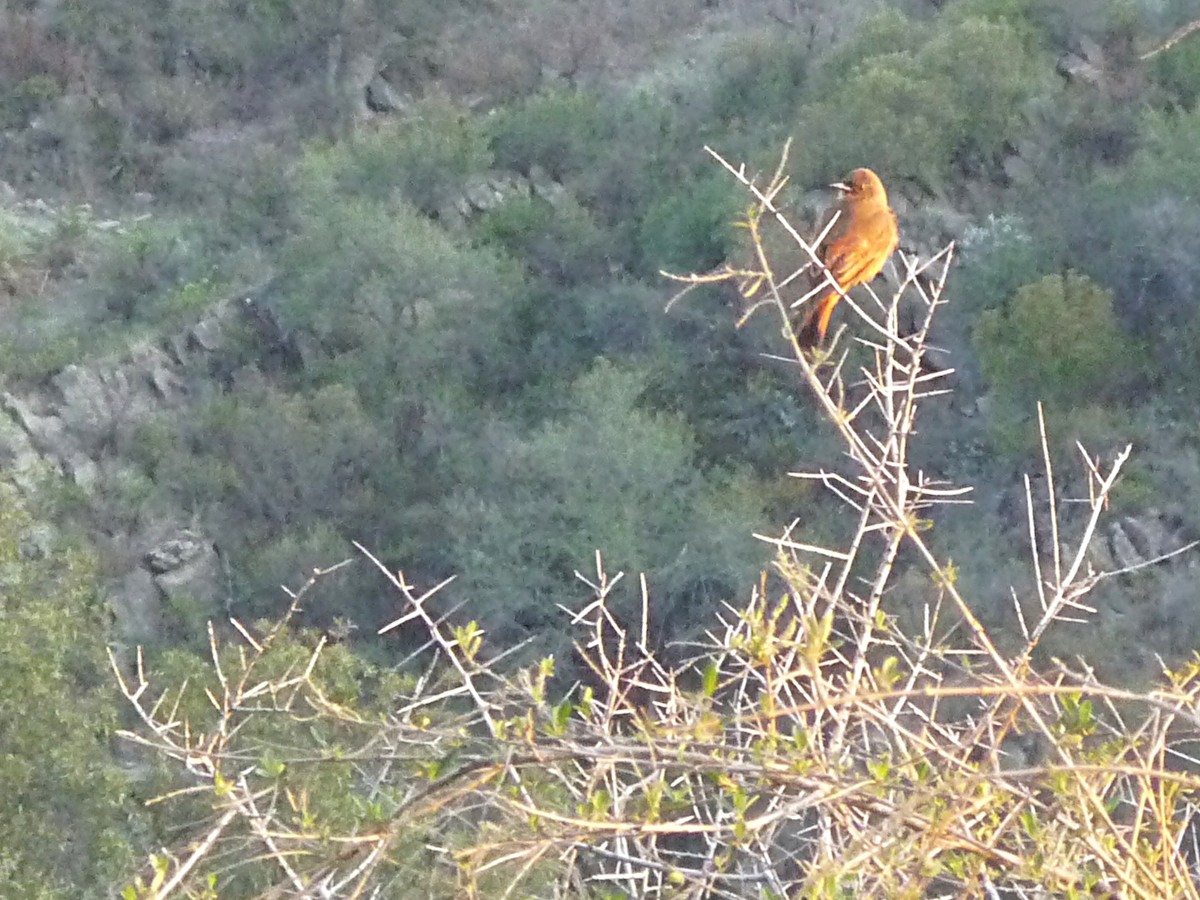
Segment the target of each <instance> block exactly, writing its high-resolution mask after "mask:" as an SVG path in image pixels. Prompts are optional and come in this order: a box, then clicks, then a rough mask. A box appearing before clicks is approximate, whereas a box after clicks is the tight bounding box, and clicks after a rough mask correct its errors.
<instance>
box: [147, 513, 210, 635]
mask: <svg viewBox="0 0 1200 900" xmlns="http://www.w3.org/2000/svg"><path fill="white" fill-rule="evenodd" d="M167 564H171V567H170V568H166V569H164V568H163V567H164V566H165V565H167ZM147 565H148V566H149V567H150V569H151V571H152V572H157V574H155V575H154V584H155V585H156V586H157V588H158V590H159V591H160V592H161V593H162V597H163V602H164V604H165V605H166V606H167V607H168V608H170V609H172V610H174V611H175V612H176V613H178V612H180V611H182V610H185V609H186V610H188V615H189V616H191V617H199V618H201V619H204V620H208V619H214V618H217V617H218V616H220V615H222V609H223V607H224V602H223V597H224V577H223V574H222V570H221V559H220V557H219V556H218V555H217V551H216V549H215V548H214V547H213V543H212V541H210V540H207V539H206V538H203V537H201V536H199V535H195V534H192V533H191V532H184V533H183V534H181V535H180V536H179V537H178V538H174V539H172V540H169V541H167V542H166V543H164V544H162V545H160V546H159V547H156V548H155V549H154V550H152V551H151V552H150V553H149V554H147Z"/></svg>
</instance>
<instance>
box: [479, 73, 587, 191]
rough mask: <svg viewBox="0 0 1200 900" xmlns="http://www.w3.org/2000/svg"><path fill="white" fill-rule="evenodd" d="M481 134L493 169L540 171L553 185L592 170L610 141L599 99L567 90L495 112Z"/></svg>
mask: <svg viewBox="0 0 1200 900" xmlns="http://www.w3.org/2000/svg"><path fill="white" fill-rule="evenodd" d="M487 131H488V135H489V136H490V138H491V148H492V153H493V154H494V155H495V160H496V165H497V166H499V167H501V168H504V169H513V170H515V171H518V172H526V173H527V172H529V170H530V169H531V168H532V167H533V166H541V167H542V168H543V169H545V170H546V172H548V173H549V175H550V177H551V178H554V179H557V180H562V179H564V178H566V177H567V176H568V175H572V174H578V173H580V172H583V171H584V170H586V169H587V168H588V167H589V166H590V165H593V164H594V162H595V160H596V159H597V158H598V157H599V156H601V155H603V154H604V153H605V144H606V142H607V141H608V140H609V138H610V137H611V127H610V122H609V120H608V117H607V115H606V114H605V112H604V109H603V107H602V104H601V98H600V97H599V96H598V95H596V94H592V93H588V92H586V91H583V90H573V89H567V88H551V89H549V90H546V91H543V92H542V93H540V94H536V95H534V96H532V97H529V98H527V99H524V100H521V101H519V102H517V103H514V104H510V105H507V106H504V107H501V108H500V109H498V110H497V111H496V112H495V113H494V114H493V115H492V116H491V117H490V118H489V120H488V123H487Z"/></svg>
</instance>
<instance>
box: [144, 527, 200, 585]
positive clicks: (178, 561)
mask: <svg viewBox="0 0 1200 900" xmlns="http://www.w3.org/2000/svg"><path fill="white" fill-rule="evenodd" d="M206 550H207V551H209V552H211V551H212V541H210V540H207V539H206V538H204V537H202V536H200V535H198V534H196V533H195V532H193V531H189V530H187V529H184V530H183V531H181V532H179V534H177V535H176V536H175V537H173V538H169V539H167V540H165V541H163V542H162V543H161V544H158V545H157V546H155V547H154V548H153V549H151V550H150V551H149V552H147V553H146V555H145V557H144V561H145V563H146V568H147V569H149V570H150V571H151V572H152V573H154V574H155V575H163V574H166V573H167V572H173V571H175V570H176V569H178V568H180V567H182V566H184V565H186V564H187V563H189V562H191V561H192V560H193V559H195V558H196V557H198V556H202V555H203V554H204V553H205V551H206Z"/></svg>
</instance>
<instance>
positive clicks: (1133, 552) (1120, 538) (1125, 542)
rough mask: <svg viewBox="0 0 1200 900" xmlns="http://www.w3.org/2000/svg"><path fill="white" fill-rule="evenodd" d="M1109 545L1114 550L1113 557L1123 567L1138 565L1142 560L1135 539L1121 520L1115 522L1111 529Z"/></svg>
mask: <svg viewBox="0 0 1200 900" xmlns="http://www.w3.org/2000/svg"><path fill="white" fill-rule="evenodd" d="M1108 545H1109V548H1110V549H1111V550H1112V555H1113V559H1115V560H1116V562H1117V565H1118V566H1120V567H1121V568H1122V569H1124V568H1128V567H1130V566H1136V565H1137V564H1138V563H1140V562H1142V556H1141V554H1139V553H1138V550H1137V547H1135V546H1134V545H1133V541H1131V540H1130V539H1129V535H1127V534H1126V533H1125V529H1124V528H1122V527H1121V523H1120V522H1114V523H1113V524H1112V527H1111V528H1110V529H1109V542H1108Z"/></svg>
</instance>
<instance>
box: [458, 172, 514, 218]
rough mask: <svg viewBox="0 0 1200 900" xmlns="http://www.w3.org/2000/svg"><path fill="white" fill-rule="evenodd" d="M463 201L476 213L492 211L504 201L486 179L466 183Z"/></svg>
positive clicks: (480, 178)
mask: <svg viewBox="0 0 1200 900" xmlns="http://www.w3.org/2000/svg"><path fill="white" fill-rule="evenodd" d="M463 199H464V200H466V201H467V205H468V206H469V207H470V208H471V209H473V210H476V211H478V212H487V211H488V210H489V209H494V208H495V207H496V206H498V205H499V204H500V202H501V201H502V200H503V199H504V197H503V195H501V194H500V192H499V191H497V190H496V189H495V188H494V187H492V185H491V183H490V182H489V181H488V179H487V178H486V177H479V178H475V179H472V180H471V181H468V182H467V185H466V187H465V188H463Z"/></svg>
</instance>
